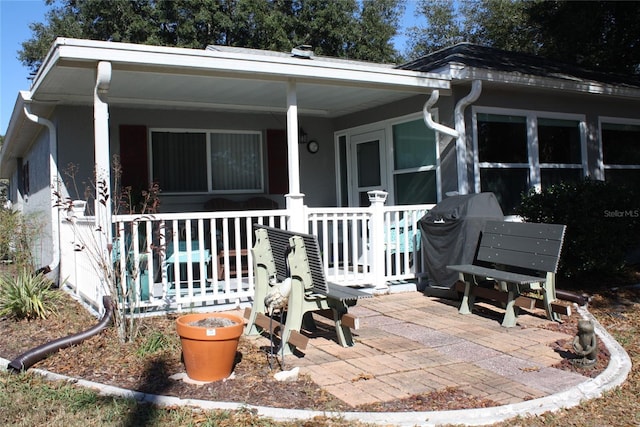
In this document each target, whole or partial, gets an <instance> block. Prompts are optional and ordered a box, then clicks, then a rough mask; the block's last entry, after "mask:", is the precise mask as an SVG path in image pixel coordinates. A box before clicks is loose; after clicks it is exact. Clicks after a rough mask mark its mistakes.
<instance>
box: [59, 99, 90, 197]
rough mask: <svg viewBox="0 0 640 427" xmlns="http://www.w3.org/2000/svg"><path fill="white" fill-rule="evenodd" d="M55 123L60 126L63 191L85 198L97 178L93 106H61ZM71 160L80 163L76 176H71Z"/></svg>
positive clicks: (60, 165) (70, 195)
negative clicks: (95, 177)
mask: <svg viewBox="0 0 640 427" xmlns="http://www.w3.org/2000/svg"><path fill="white" fill-rule="evenodd" d="M55 123H56V128H57V130H58V169H59V171H60V177H61V180H62V190H63V194H64V196H65V197H70V198H71V199H72V200H76V199H77V200H84V199H85V196H84V192H85V189H86V187H87V185H91V183H92V182H93V181H94V178H93V170H94V165H95V160H94V142H93V141H94V132H93V108H92V107H80V106H62V107H58V108H57V109H56V112H55ZM71 164H73V165H75V166H77V167H78V169H77V174H76V176H75V178H74V179H72V178H71V177H69V176H68V173H69V172H70V165H71ZM73 181H75V184H74V182H73Z"/></svg>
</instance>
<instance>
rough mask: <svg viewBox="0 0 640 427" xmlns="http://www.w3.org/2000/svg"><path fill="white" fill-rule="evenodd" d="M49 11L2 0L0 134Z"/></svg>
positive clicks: (409, 15)
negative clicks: (34, 32)
mask: <svg viewBox="0 0 640 427" xmlns="http://www.w3.org/2000/svg"><path fill="white" fill-rule="evenodd" d="M416 2H417V0H407V7H406V10H405V14H404V17H403V18H402V21H401V24H400V26H401V28H400V31H401V32H403V31H405V30H406V29H407V28H408V27H411V26H414V25H416V24H415V18H414V11H415V8H416ZM47 11H48V8H47V6H46V5H45V2H44V0H0V107H1V109H0V135H5V134H6V132H7V127H8V126H9V120H10V119H11V113H12V112H13V106H14V105H15V102H16V98H17V96H18V92H19V91H21V90H28V89H29V86H30V84H31V82H30V80H29V69H28V68H26V67H24V66H23V65H22V64H21V63H20V61H19V60H18V50H20V49H21V48H22V45H21V44H22V42H24V41H26V40H28V39H30V38H31V30H30V29H29V24H31V23H33V22H44V21H45V15H46V13H47ZM394 43H395V46H396V49H398V50H400V51H404V50H406V46H405V44H406V38H405V37H403V36H400V37H396V38H395V39H394Z"/></svg>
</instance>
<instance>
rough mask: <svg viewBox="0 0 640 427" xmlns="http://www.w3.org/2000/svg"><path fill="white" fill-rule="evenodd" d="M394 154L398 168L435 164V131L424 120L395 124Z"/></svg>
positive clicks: (396, 167)
mask: <svg viewBox="0 0 640 427" xmlns="http://www.w3.org/2000/svg"><path fill="white" fill-rule="evenodd" d="M393 156H394V159H393V161H394V167H395V169H396V170H399V169H410V168H417V167H420V166H427V165H435V164H436V135H435V132H434V131H433V130H430V129H428V128H427V126H426V125H425V124H424V121H423V120H414V121H411V122H407V123H401V124H397V125H394V126H393Z"/></svg>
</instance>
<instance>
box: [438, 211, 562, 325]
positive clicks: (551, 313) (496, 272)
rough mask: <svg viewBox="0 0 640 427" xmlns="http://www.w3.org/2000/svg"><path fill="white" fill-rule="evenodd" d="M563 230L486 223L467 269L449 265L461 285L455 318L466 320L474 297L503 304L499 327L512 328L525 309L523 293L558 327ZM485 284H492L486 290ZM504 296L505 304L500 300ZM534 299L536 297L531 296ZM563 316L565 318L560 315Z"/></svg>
mask: <svg viewBox="0 0 640 427" xmlns="http://www.w3.org/2000/svg"><path fill="white" fill-rule="evenodd" d="M565 227H566V226H564V225H557V224H536V223H518V222H501V221H488V222H487V223H486V224H485V226H484V229H483V231H482V235H481V238H480V245H479V248H478V254H477V255H476V260H475V261H474V263H473V264H465V265H449V266H447V268H448V269H450V270H453V271H457V272H458V273H460V280H461V281H462V282H464V296H463V297H462V303H461V304H460V309H459V312H460V313H461V314H470V313H471V310H472V309H473V306H474V302H475V297H476V296H479V297H484V298H489V299H494V300H497V301H500V302H503V303H506V306H505V314H504V318H503V320H502V326H505V327H513V326H515V325H516V308H517V307H519V306H523V305H525V304H526V301H525V300H526V298H522V297H521V296H520V295H521V293H523V292H531V293H533V294H537V296H538V298H535V300H529V301H533V303H532V304H535V305H537V306H541V307H542V308H544V309H545V311H546V313H547V317H548V318H549V319H552V320H555V321H560V312H563V308H562V306H561V305H557V304H555V303H554V302H555V300H556V292H555V273H556V271H557V269H558V263H559V261H560V252H561V249H562V242H563V240H564V232H565ZM485 283H491V284H496V286H495V287H492V288H486V287H483V286H482V285H483V284H485ZM505 296H506V298H505ZM534 296H536V295H534ZM563 314H567V313H566V311H564V312H563Z"/></svg>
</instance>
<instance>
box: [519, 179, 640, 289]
mask: <svg viewBox="0 0 640 427" xmlns="http://www.w3.org/2000/svg"><path fill="white" fill-rule="evenodd" d="M516 213H517V214H518V215H520V216H522V217H523V219H524V220H525V221H528V222H545V223H553V224H565V225H566V226H567V231H566V235H565V240H564V246H563V249H562V256H561V260H560V270H559V274H560V276H562V277H565V278H569V279H579V278H584V277H585V276H586V275H594V274H595V275H609V274H615V273H620V272H621V271H623V270H624V268H625V266H626V265H627V263H626V256H627V254H628V253H629V252H630V251H631V250H632V249H634V248H637V246H638V244H640V237H639V236H640V199H639V198H638V192H637V190H636V189H631V188H627V187H623V186H620V185H614V184H611V183H607V182H604V181H594V180H588V179H587V180H584V181H581V182H578V183H562V184H557V185H552V186H550V187H548V188H546V189H544V190H543V191H542V192H540V193H535V192H531V193H529V194H528V195H526V196H525V197H523V199H522V202H521V204H520V206H518V207H517V208H516Z"/></svg>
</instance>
